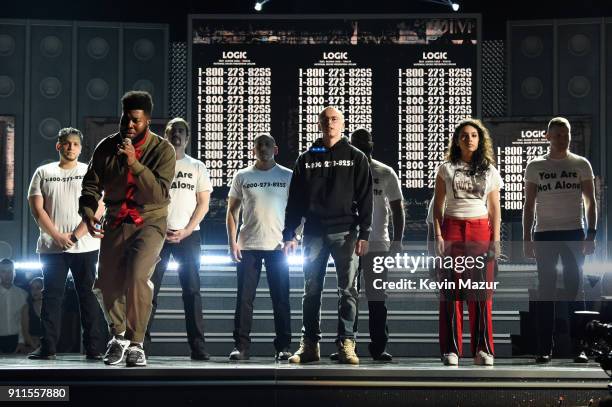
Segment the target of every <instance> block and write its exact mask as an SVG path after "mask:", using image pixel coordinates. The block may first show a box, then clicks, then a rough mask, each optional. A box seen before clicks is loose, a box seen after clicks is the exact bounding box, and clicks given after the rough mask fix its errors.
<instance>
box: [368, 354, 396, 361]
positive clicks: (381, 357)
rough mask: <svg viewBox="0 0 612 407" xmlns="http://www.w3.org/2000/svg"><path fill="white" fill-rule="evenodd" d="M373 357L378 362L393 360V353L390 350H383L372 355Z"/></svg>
mask: <svg viewBox="0 0 612 407" xmlns="http://www.w3.org/2000/svg"><path fill="white" fill-rule="evenodd" d="M372 359H374V360H376V361H378V362H391V361H392V360H393V355H391V354H390V353H389V352H382V353H378V354H375V355H372Z"/></svg>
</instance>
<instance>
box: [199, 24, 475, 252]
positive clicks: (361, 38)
mask: <svg viewBox="0 0 612 407" xmlns="http://www.w3.org/2000/svg"><path fill="white" fill-rule="evenodd" d="M190 25H191V34H192V36H191V39H192V42H191V46H190V50H189V51H190V54H189V55H190V67H191V75H190V78H189V80H190V82H191V83H190V84H191V86H190V89H189V90H190V115H189V116H190V120H191V124H192V128H193V137H192V150H191V152H192V155H193V156H194V157H197V158H199V159H201V160H202V161H203V162H205V163H206V164H207V167H208V168H209V170H210V172H211V177H212V182H213V185H214V186H215V192H214V194H213V199H212V202H211V207H212V208H211V209H212V212H211V213H209V221H210V220H211V219H210V218H211V215H212V214H214V213H215V210H214V206H215V205H220V206H221V205H224V202H225V198H226V196H227V191H228V186H229V183H230V182H231V180H232V177H233V175H234V174H235V173H236V171H237V170H239V169H240V168H244V167H246V166H248V165H250V164H251V163H252V162H253V160H254V157H253V153H252V148H253V138H254V137H255V136H257V135H258V134H261V133H263V132H268V133H270V134H271V135H272V136H274V138H275V139H276V141H277V144H278V146H279V150H280V152H279V156H278V157H277V161H278V162H279V163H280V164H282V165H285V166H288V167H289V168H291V167H292V166H293V163H294V161H295V159H296V158H297V156H298V155H299V154H300V153H301V152H303V151H305V150H306V149H307V148H308V147H309V146H310V144H311V143H312V142H313V141H314V140H316V139H317V138H318V137H320V132H319V130H318V124H317V121H318V113H319V112H320V111H321V110H322V109H323V108H324V107H325V106H328V105H333V106H336V107H338V108H339V109H340V110H342V111H343V113H344V116H345V124H346V129H345V135H346V136H349V135H350V133H351V132H352V131H354V130H356V129H358V128H366V129H368V130H370V131H371V132H372V134H373V139H374V153H373V155H374V158H375V159H377V160H380V161H382V162H384V163H386V164H387V165H390V166H391V167H393V168H394V169H395V170H396V171H397V173H398V176H399V177H400V181H401V184H402V188H403V192H404V197H405V199H406V203H407V206H406V208H407V229H406V238H408V239H410V240H421V239H422V238H423V231H424V230H425V227H424V224H423V222H424V220H425V216H426V209H427V202H428V201H429V199H431V195H432V190H433V185H434V176H435V171H436V168H437V167H438V165H439V164H440V163H441V162H442V161H443V156H444V150H445V148H446V145H447V143H448V139H449V136H450V135H451V134H452V131H453V129H454V126H455V124H456V123H457V122H458V121H459V120H461V119H462V118H464V117H466V116H479V113H480V95H479V92H480V85H479V84H480V79H479V78H480V18H479V16H448V17H446V16H442V17H440V16H435V17H427V16H406V17H397V18H392V19H381V18H375V19H372V18H367V17H363V18H361V17H360V18H348V17H347V18H342V17H337V16H333V17H321V16H314V17H312V18H303V19H296V18H295V17H290V18H285V17H282V16H277V17H271V16H266V17H265V18H246V17H245V18H243V19H241V18H236V17H233V18H229V19H225V18H219V17H218V16H191V19H190ZM219 209H221V208H219ZM217 212H218V213H219V215H220V216H221V213H222V212H223V211H222V210H219V211H217ZM223 216H224V214H223ZM219 220H221V219H219Z"/></svg>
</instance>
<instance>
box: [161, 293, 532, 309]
mask: <svg viewBox="0 0 612 407" xmlns="http://www.w3.org/2000/svg"><path fill="white" fill-rule="evenodd" d="M526 293H527V292H526V291H525V292H524V293H522V294H510V293H500V294H499V295H496V296H495V295H494V296H493V310H494V311H527V310H528V308H529V302H528V301H529V299H528V298H527V296H526ZM181 295H182V294H181V291H180V290H172V291H168V290H167V289H166V288H165V287H163V288H162V290H161V292H160V294H159V296H158V297H157V307H158V309H160V310H161V309H167V310H179V309H182V308H183V299H182V296H181ZM201 296H202V304H203V305H202V307H203V309H204V311H205V312H206V310H211V309H213V310H220V309H221V310H223V309H225V310H233V309H234V308H235V304H236V294H235V293H234V292H214V293H211V292H210V291H206V290H202V291H201ZM322 301H323V309H335V307H336V306H337V302H338V295H337V293H336V291H335V290H326V291H325V292H324V293H323V298H322ZM438 302H439V301H438V299H437V297H436V296H435V295H434V294H428V295H411V294H408V293H406V294H394V295H389V296H388V298H387V306H388V308H389V309H391V310H398V311H437V310H438V307H439V304H438ZM290 306H291V309H294V310H296V309H301V308H302V292H301V291H299V292H296V291H292V292H291V293H290ZM254 307H255V310H256V311H260V310H261V311H263V310H271V309H272V300H271V299H270V292H269V291H268V290H267V289H263V288H262V289H258V290H257V297H256V298H255V301H254ZM464 307H465V308H466V309H467V304H466V305H464ZM359 308H360V309H363V310H366V309H367V299H366V297H365V293H361V295H360V301H359Z"/></svg>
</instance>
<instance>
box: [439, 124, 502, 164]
mask: <svg viewBox="0 0 612 407" xmlns="http://www.w3.org/2000/svg"><path fill="white" fill-rule="evenodd" d="M465 126H472V127H474V128H475V129H476V130H477V131H478V149H477V150H476V151H475V152H474V155H473V156H472V162H471V163H470V167H471V170H472V172H473V173H483V172H485V171H487V169H488V168H489V165H492V166H495V156H494V155H493V141H492V140H491V136H490V135H489V130H487V128H486V127H485V125H484V124H482V122H481V121H480V120H478V119H473V118H467V119H463V120H461V121H460V122H459V124H457V126H456V127H455V132H454V133H453V137H452V138H451V139H450V140H449V141H448V148H447V150H446V156H445V157H444V158H445V160H446V161H450V162H452V163H453V164H457V163H458V162H459V160H461V148H460V147H459V136H460V135H461V130H463V128H464V127H465Z"/></svg>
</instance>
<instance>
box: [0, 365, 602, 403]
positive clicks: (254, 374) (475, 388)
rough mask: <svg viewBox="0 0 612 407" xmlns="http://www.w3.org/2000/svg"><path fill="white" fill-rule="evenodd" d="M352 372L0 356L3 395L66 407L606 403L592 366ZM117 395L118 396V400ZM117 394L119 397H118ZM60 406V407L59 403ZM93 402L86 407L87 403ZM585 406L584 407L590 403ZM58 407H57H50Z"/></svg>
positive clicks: (366, 368)
mask: <svg viewBox="0 0 612 407" xmlns="http://www.w3.org/2000/svg"><path fill="white" fill-rule="evenodd" d="M361 360H362V363H361V364H360V365H358V366H349V365H340V364H338V363H336V362H331V361H329V360H328V359H327V358H325V359H323V360H322V361H321V362H319V363H309V364H305V365H293V364H289V363H287V362H274V360H273V359H272V358H261V357H254V358H252V359H251V360H249V361H241V362H230V361H228V360H227V358H226V357H213V358H212V360H210V361H207V362H198V361H192V360H191V359H189V358H188V357H155V356H153V357H151V358H149V360H148V366H147V367H143V368H126V367H125V366H123V365H119V366H106V365H104V364H103V363H102V362H101V361H88V360H85V357H84V356H79V355H74V354H70V355H58V358H57V360H54V361H33V360H28V359H26V358H25V357H24V356H21V355H12V356H0V388H1V387H2V386H37V387H44V386H65V387H66V388H68V389H69V394H70V404H71V405H75V406H81V405H106V406H108V405H111V404H112V403H114V402H116V400H117V397H120V398H121V400H124V401H126V402H129V403H140V404H141V403H142V402H147V403H150V402H154V403H162V404H161V405H164V404H169V405H172V407H178V406H181V405H189V406H192V405H204V404H203V402H204V401H205V402H206V405H211V406H212V405H214V406H216V405H221V406H224V407H229V406H233V405H239V406H241V407H245V406H258V407H259V406H263V405H265V406H266V407H275V406H279V407H281V406H283V407H286V406H287V405H290V406H291V407H302V406H303V407H312V406H313V403H314V404H315V405H317V404H318V405H319V406H326V405H335V406H344V405H350V406H351V407H362V406H363V407H372V406H380V407H392V406H403V407H404V406H421V405H423V406H436V407H438V406H449V407H456V406H483V407H484V406H486V407H491V406H564V407H565V406H587V405H592V401H593V400H595V401H596V400H598V399H601V398H604V397H606V396H607V395H608V389H607V385H608V381H609V378H608V376H607V375H606V374H605V373H604V372H603V371H602V369H601V368H600V367H599V364H597V363H594V362H592V363H589V364H584V365H579V364H575V363H573V362H572V361H570V360H553V361H552V363H550V364H548V365H536V364H534V363H533V359H531V358H529V359H527V358H512V359H510V358H498V359H496V361H495V363H496V365H495V366H492V367H483V366H474V365H473V364H472V359H471V358H464V359H462V360H461V361H460V366H458V367H447V366H443V365H442V363H441V362H440V361H439V360H438V359H433V358H397V359H396V360H395V361H393V362H392V363H380V362H374V361H372V360H371V359H369V358H368V357H362V359H361ZM118 392H119V393H118ZM118 395H120V396H118ZM62 403H63V404H62ZM92 403H93V404H92ZM590 403H591V404H590ZM54 405H58V406H59V405H62V406H65V405H66V404H65V403H64V402H58V404H54Z"/></svg>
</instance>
